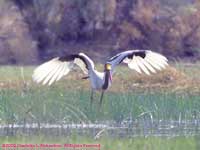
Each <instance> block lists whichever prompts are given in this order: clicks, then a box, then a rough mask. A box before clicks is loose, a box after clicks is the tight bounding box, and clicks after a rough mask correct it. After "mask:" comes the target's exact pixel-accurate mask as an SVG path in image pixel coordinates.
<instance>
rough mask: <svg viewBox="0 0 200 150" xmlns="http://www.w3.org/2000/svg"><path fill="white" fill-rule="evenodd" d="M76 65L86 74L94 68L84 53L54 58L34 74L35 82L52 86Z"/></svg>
mask: <svg viewBox="0 0 200 150" xmlns="http://www.w3.org/2000/svg"><path fill="white" fill-rule="evenodd" d="M74 64H76V65H78V66H79V67H80V68H81V70H83V72H84V73H85V74H87V71H88V70H89V69H92V68H94V63H93V61H92V60H91V59H90V58H89V57H88V56H86V55H85V54H83V53H79V54H75V55H66V56H64V57H57V58H54V59H52V60H50V61H48V62H46V63H44V64H42V65H40V66H39V67H37V68H36V69H35V70H34V73H33V80H34V81H35V82H37V83H40V82H42V83H43V84H47V83H48V85H51V84H52V83H53V82H55V81H58V80H60V79H61V78H62V77H63V76H65V75H67V74H68V73H69V72H70V70H71V69H72V68H73V67H74V66H75V65H74Z"/></svg>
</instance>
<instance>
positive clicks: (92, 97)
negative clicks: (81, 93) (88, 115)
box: [90, 89, 94, 106]
mask: <svg viewBox="0 0 200 150" xmlns="http://www.w3.org/2000/svg"><path fill="white" fill-rule="evenodd" d="M93 100H94V90H93V89H92V90H91V95H90V106H92V103H93Z"/></svg>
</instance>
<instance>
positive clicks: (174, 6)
mask: <svg viewBox="0 0 200 150" xmlns="http://www.w3.org/2000/svg"><path fill="white" fill-rule="evenodd" d="M199 26H200V3H199V2H198V0H196V1H195V0H148V1H147V0H56V1H55V0H0V55H1V59H0V63H32V62H37V61H38V60H42V59H45V58H49V57H53V56H54V55H56V54H57V55H58V54H60V53H64V52H68V53H72V52H74V51H80V50H84V49H85V50H86V51H88V52H90V53H91V54H92V55H93V56H97V55H96V53H98V54H102V53H103V54H104V55H110V54H112V53H116V52H119V51H122V50H126V49H152V50H154V51H158V52H161V53H163V54H165V55H167V56H168V57H171V58H178V57H180V58H183V57H184V58H191V59H192V60H195V59H198V58H199V52H200V50H199V48H200V42H199V41H200V28H199ZM105 57H107V56H105Z"/></svg>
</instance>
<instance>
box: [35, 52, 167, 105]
mask: <svg viewBox="0 0 200 150" xmlns="http://www.w3.org/2000/svg"><path fill="white" fill-rule="evenodd" d="M167 61H168V60H167V58H166V57H165V56H163V55H161V54H159V53H156V52H153V51H150V50H128V51H124V52H121V53H118V54H117V55H115V56H113V57H111V58H110V59H108V61H107V62H106V64H105V66H104V72H99V71H97V70H96V69H95V67H94V62H93V61H92V60H91V59H90V58H89V57H88V56H87V55H85V54H84V53H78V54H73V55H66V56H62V57H57V58H54V59H52V60H50V61H48V62H46V63H44V64H42V65H40V66H39V67H37V68H36V69H35V70H34V73H33V80H34V81H35V82H37V83H43V84H48V85H51V84H52V83H54V82H55V81H58V80H60V79H61V78H62V77H63V76H65V75H67V74H68V73H69V72H70V71H71V70H74V67H75V66H79V67H80V68H81V70H82V71H83V73H85V74H87V76H88V79H89V80H90V83H91V87H92V91H93V90H102V91H104V90H106V89H107V88H108V87H109V85H111V83H112V74H113V70H114V69H115V67H116V66H117V65H119V64H120V63H125V64H127V65H128V67H129V68H130V69H132V70H135V71H136V72H138V73H145V74H147V75H150V74H152V73H156V71H157V70H162V69H164V68H166V66H167V65H168V63H167ZM102 98H103V94H102V96H101V101H102Z"/></svg>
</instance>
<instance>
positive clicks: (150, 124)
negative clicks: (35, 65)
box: [0, 119, 200, 138]
mask: <svg viewBox="0 0 200 150" xmlns="http://www.w3.org/2000/svg"><path fill="white" fill-rule="evenodd" d="M36 134H44V135H47V136H61V135H62V136H70V135H73V134H78V135H83V136H85V135H87V136H91V137H94V138H99V137H101V136H104V135H106V136H109V137H122V138H123V137H138V136H144V137H148V136H163V137H174V136H195V135H200V120H192V121H191V120H185V121H180V120H179V121H174V120H170V121H169V120H153V121H152V120H142V119H140V120H134V121H124V122H122V123H121V124H117V123H114V122H101V123H100V122H98V123H94V124H92V123H91V124H84V123H80V124H73V123H71V124H67V123H62V124H44V123H41V124H40V123H31V124H7V125H0V136H15V135H28V136H31V135H36Z"/></svg>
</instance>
